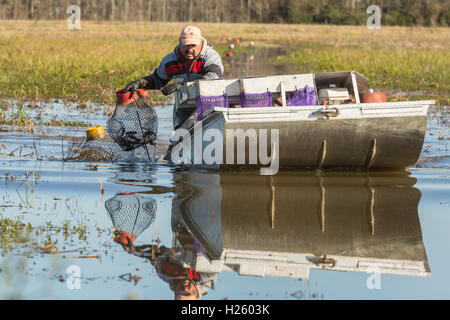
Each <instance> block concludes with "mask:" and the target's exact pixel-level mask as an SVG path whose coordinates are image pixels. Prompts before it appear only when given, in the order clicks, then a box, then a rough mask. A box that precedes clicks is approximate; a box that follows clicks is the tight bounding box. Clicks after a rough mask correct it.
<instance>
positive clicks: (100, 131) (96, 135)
mask: <svg viewBox="0 0 450 320" xmlns="http://www.w3.org/2000/svg"><path fill="white" fill-rule="evenodd" d="M86 137H87V139H88V140H100V139H103V138H104V137H106V134H105V129H104V128H103V126H98V127H92V128H89V129H86Z"/></svg>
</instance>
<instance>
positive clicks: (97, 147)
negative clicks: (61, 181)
mask: <svg viewBox="0 0 450 320" xmlns="http://www.w3.org/2000/svg"><path fill="white" fill-rule="evenodd" d="M124 154H125V152H124V151H123V150H122V148H121V147H120V146H119V145H118V144H117V143H116V142H115V141H114V140H113V139H111V138H110V137H108V136H106V135H105V130H104V129H103V127H102V126H98V127H93V128H89V129H87V130H86V140H83V141H77V140H73V141H72V144H71V146H70V147H69V149H68V151H67V154H65V155H63V158H64V160H65V161H89V162H105V161H113V160H115V159H118V158H120V157H122V156H124Z"/></svg>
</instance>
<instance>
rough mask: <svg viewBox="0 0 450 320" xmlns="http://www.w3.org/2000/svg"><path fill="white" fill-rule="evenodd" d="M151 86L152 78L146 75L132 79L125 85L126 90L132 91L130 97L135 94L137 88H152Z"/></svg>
mask: <svg viewBox="0 0 450 320" xmlns="http://www.w3.org/2000/svg"><path fill="white" fill-rule="evenodd" d="M150 88H151V79H150V78H149V77H144V78H141V79H137V80H134V81H131V82H130V83H129V84H127V86H126V87H125V92H130V98H131V97H133V96H134V93H135V92H136V90H137V89H150Z"/></svg>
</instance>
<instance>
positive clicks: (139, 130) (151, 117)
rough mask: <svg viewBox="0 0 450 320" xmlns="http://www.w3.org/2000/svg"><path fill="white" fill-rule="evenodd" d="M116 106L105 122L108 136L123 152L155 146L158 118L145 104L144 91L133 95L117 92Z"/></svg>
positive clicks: (145, 93) (138, 91) (122, 91)
mask: <svg viewBox="0 0 450 320" xmlns="http://www.w3.org/2000/svg"><path fill="white" fill-rule="evenodd" d="M116 95H117V104H116V108H115V110H114V113H113V115H112V116H111V118H110V119H109V120H108V122H107V129H106V130H107V132H108V135H109V136H110V137H111V138H112V139H113V140H114V141H115V142H116V143H117V144H118V145H119V146H120V147H121V148H122V150H124V151H131V150H134V149H137V148H139V147H141V146H143V147H145V148H146V145H147V144H151V145H155V143H156V137H157V132H158V116H157V115H156V112H155V111H154V110H153V108H152V107H150V106H149V105H148V104H147V103H146V102H145V98H146V97H147V96H148V92H147V91H146V90H141V89H139V90H137V91H136V92H135V93H134V94H131V93H130V92H124V90H121V91H118V92H117V94H116Z"/></svg>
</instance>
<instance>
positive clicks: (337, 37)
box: [0, 21, 450, 104]
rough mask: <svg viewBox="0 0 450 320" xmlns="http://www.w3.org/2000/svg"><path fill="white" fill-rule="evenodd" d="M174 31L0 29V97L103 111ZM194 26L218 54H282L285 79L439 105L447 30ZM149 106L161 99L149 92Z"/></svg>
mask: <svg viewBox="0 0 450 320" xmlns="http://www.w3.org/2000/svg"><path fill="white" fill-rule="evenodd" d="M184 25H185V23H145V22H117V21H116V22H90V21H82V29H81V30H79V31H70V30H68V29H67V27H66V25H65V21H36V22H33V21H2V23H1V25H0V48H2V50H0V97H3V98H5V97H9V98H17V97H24V98H25V99H27V100H39V99H51V98H59V99H65V100H70V101H74V102H81V103H83V102H87V101H90V102H96V103H104V104H113V103H114V101H115V92H116V91H117V90H119V89H121V88H123V87H124V86H125V85H126V84H127V83H128V82H129V81H131V80H134V79H137V78H139V77H142V76H144V75H148V74H150V73H151V72H153V70H154V69H155V68H156V67H157V66H158V65H159V62H160V61H161V59H162V58H163V57H164V56H165V55H166V54H168V53H169V52H171V51H172V50H173V48H174V47H175V46H176V44H177V39H178V36H179V32H180V30H181V28H182V27H183V26H184ZM197 25H198V26H199V27H200V28H201V29H202V30H203V35H204V36H205V37H206V38H207V39H208V40H209V41H210V42H212V43H213V44H214V45H215V48H216V49H217V50H218V51H219V53H221V54H222V55H224V54H225V52H226V51H228V42H227V41H226V40H223V36H224V35H227V36H231V37H232V38H233V39H236V38H239V39H240V40H241V42H240V45H239V47H238V48H237V49H236V51H235V52H236V53H239V51H241V52H244V51H246V50H247V49H248V44H249V42H250V41H254V42H255V46H256V47H257V48H258V47H282V48H284V49H286V52H287V53H286V55H285V56H284V57H280V58H279V59H277V60H276V63H277V64H289V65H293V68H292V70H293V73H294V72H296V73H297V72H324V71H343V70H356V71H359V72H361V73H362V74H364V75H365V76H366V77H367V78H368V79H369V81H370V83H371V85H372V86H373V87H374V88H375V89H385V88H396V89H402V90H425V91H426V92H427V93H429V94H430V95H432V96H436V95H437V96H440V99H441V100H443V102H444V103H447V104H448V95H449V94H448V93H449V91H450V88H449V86H450V78H449V77H450V75H449V73H448V70H449V69H450V68H449V61H450V32H449V28H444V27H442V28H409V27H384V26H382V28H381V29H380V30H368V29H367V28H366V27H365V26H332V25H325V26H323V25H322V26H320V25H284V24H233V23H199V24H197ZM268 63H269V62H268ZM262 71H263V70H262ZM151 101H152V102H153V103H154V104H158V103H161V102H168V101H169V99H167V98H163V97H162V96H161V95H160V94H159V91H154V92H153V94H152V95H151Z"/></svg>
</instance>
